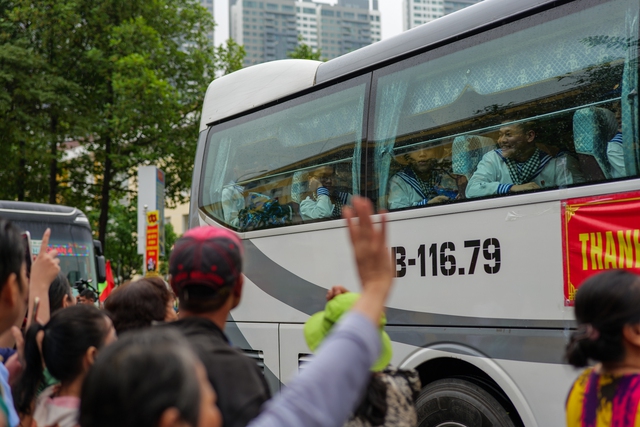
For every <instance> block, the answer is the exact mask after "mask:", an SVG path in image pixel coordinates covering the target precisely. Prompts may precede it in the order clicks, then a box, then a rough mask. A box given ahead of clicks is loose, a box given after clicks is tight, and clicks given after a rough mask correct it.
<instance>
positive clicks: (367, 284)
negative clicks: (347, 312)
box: [342, 196, 394, 324]
mask: <svg viewBox="0 0 640 427" xmlns="http://www.w3.org/2000/svg"><path fill="white" fill-rule="evenodd" d="M351 202H352V205H353V207H352V208H350V207H344V208H343V210H342V212H343V216H344V217H345V219H346V220H347V225H348V228H349V236H350V238H351V244H352V246H353V252H354V255H355V259H356V266H357V269H358V276H359V277H360V284H361V286H362V296H361V298H360V300H358V302H357V303H356V305H355V306H354V308H353V309H354V310H356V311H359V312H361V313H362V314H364V315H366V316H367V317H369V318H370V319H371V320H372V322H374V323H375V324H377V323H378V322H379V319H380V314H381V313H382V310H383V308H384V303H385V302H386V300H387V296H388V295H389V291H390V289H391V285H392V283H393V277H394V271H393V265H392V263H391V255H390V252H389V250H388V248H387V245H386V219H385V217H384V215H381V217H380V225H379V226H374V224H373V222H372V221H371V216H372V215H373V205H372V204H371V201H370V200H369V199H365V198H362V197H356V196H354V197H353V198H352V200H351ZM356 217H357V218H358V222H357V223H356V221H355V218H356Z"/></svg>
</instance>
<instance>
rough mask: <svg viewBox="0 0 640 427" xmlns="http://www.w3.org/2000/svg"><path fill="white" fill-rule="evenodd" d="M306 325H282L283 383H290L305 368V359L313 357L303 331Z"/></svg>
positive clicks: (281, 364) (281, 356) (281, 367)
mask: <svg viewBox="0 0 640 427" xmlns="http://www.w3.org/2000/svg"><path fill="white" fill-rule="evenodd" d="M303 328H304V325H299V324H281V325H280V372H281V373H282V377H281V380H282V384H285V385H286V384H288V383H289V382H290V381H291V380H292V379H293V378H295V377H296V375H298V372H299V371H300V369H304V367H303V365H304V362H305V360H309V359H310V358H311V350H309V347H307V343H306V341H305V339H304V333H303Z"/></svg>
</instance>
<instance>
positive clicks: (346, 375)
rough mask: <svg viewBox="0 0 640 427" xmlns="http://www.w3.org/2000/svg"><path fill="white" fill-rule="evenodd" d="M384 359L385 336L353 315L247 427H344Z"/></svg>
mask: <svg viewBox="0 0 640 427" xmlns="http://www.w3.org/2000/svg"><path fill="white" fill-rule="evenodd" d="M379 355H380V333H379V331H378V330H377V329H376V327H375V326H374V325H373V323H372V322H371V321H370V320H369V319H367V318H366V317H364V316H363V315H361V314H359V313H349V314H347V315H346V316H344V317H343V319H342V320H341V321H340V322H339V323H338V325H337V326H336V327H335V328H334V330H333V332H332V333H331V335H329V337H328V338H327V339H326V340H325V341H324V343H323V344H322V346H321V347H320V349H319V351H318V353H317V355H316V356H315V357H314V359H313V360H312V361H311V362H310V363H309V364H308V365H306V366H305V368H304V370H303V371H302V372H301V373H300V375H299V376H298V377H297V378H296V379H294V380H293V381H292V383H291V384H290V385H289V386H287V387H286V388H285V389H284V390H283V391H282V392H281V393H280V394H279V395H278V396H276V397H274V398H273V399H272V400H270V401H269V402H268V403H267V404H266V405H265V409H264V410H263V411H262V413H261V414H260V415H259V416H258V417H257V418H256V419H254V420H253V421H252V422H251V423H249V425H248V426H247V427H300V426H305V427H332V426H335V427H341V426H342V425H343V424H344V423H345V422H346V421H347V419H348V418H349V416H350V415H351V413H352V412H353V411H354V409H355V408H356V406H357V404H358V403H359V402H360V398H361V396H362V393H363V390H364V388H365V387H366V385H367V384H368V382H369V376H370V371H369V368H371V366H372V365H373V363H374V362H375V361H376V359H377V358H378V357H379Z"/></svg>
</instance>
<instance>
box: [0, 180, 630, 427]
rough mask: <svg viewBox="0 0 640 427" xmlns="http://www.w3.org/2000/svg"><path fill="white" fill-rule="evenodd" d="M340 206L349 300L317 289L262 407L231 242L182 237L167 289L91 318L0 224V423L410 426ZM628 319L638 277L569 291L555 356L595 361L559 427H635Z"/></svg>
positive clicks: (379, 301) (412, 393)
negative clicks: (293, 370)
mask: <svg viewBox="0 0 640 427" xmlns="http://www.w3.org/2000/svg"><path fill="white" fill-rule="evenodd" d="M319 181H320V182H319V184H322V182H321V180H319ZM351 204H352V207H348V206H343V207H342V208H341V213H342V215H343V216H344V218H346V220H347V225H348V232H349V236H350V241H351V244H352V247H353V252H354V255H355V264H356V270H357V273H358V277H359V280H360V285H361V288H362V291H361V293H360V294H355V293H351V292H347V290H346V289H344V288H342V287H339V286H337V287H334V288H332V289H330V290H329V292H328V295H327V305H326V308H325V310H323V311H321V312H319V313H317V314H315V315H314V316H311V318H310V319H309V320H308V322H307V323H306V324H305V328H304V335H305V339H306V340H307V343H308V345H309V347H310V349H311V350H312V351H314V352H315V353H316V355H315V357H314V358H313V360H312V361H311V362H309V363H308V365H306V366H305V369H303V370H302V371H301V372H300V374H299V375H298V376H297V378H296V379H294V380H293V381H292V382H291V383H290V384H288V385H287V387H285V388H284V389H283V391H281V392H280V393H279V394H277V395H275V396H272V395H271V392H270V389H269V387H268V385H267V383H266V381H265V378H264V376H263V375H262V373H261V372H260V370H259V368H258V366H257V365H256V364H255V363H254V361H253V360H251V359H250V358H248V357H247V356H245V355H244V354H243V353H242V352H241V351H240V350H238V349H237V348H235V347H233V346H232V345H231V343H230V342H229V339H228V338H227V336H226V335H225V324H226V320H227V318H228V316H229V313H230V312H231V310H232V309H234V308H235V307H237V306H238V305H239V304H241V299H242V290H243V280H244V279H243V277H244V276H243V275H242V266H243V262H244V254H243V247H242V243H241V241H240V240H239V238H238V237H237V235H236V234H235V233H233V232H231V231H229V230H227V229H222V228H217V227H199V228H195V229H192V230H189V231H188V232H186V233H185V234H184V236H183V237H181V238H180V239H179V240H178V241H177V242H176V244H175V247H174V249H173V251H172V254H171V258H170V261H169V272H170V275H171V279H170V287H169V286H168V285H167V284H166V283H165V282H164V281H163V280H162V279H159V278H143V279H139V280H136V281H133V282H130V283H128V284H125V285H122V286H120V287H119V288H118V289H116V290H115V291H114V292H113V293H112V294H111V295H110V296H109V298H108V299H107V301H106V302H105V304H104V309H103V310H100V309H98V308H97V307H96V306H95V304H91V303H86V304H81V303H78V304H76V301H75V297H74V294H73V292H72V290H71V287H70V285H69V282H68V281H67V279H66V278H65V277H64V275H63V274H61V273H60V266H59V260H58V259H57V254H56V251H55V250H47V248H48V240H49V232H48V231H47V232H45V234H44V236H43V238H42V246H41V248H40V251H39V255H38V256H37V258H36V259H35V261H33V264H32V266H31V268H30V269H29V270H28V268H27V262H26V260H25V257H24V254H25V250H24V247H23V244H24V243H23V241H22V239H21V235H20V232H19V230H18V229H17V228H16V227H15V226H14V225H12V224H11V223H10V222H8V221H5V220H2V219H0V342H1V343H2V346H3V347H4V348H3V349H2V352H0V355H1V356H2V358H3V359H2V362H3V363H0V427H2V426H8V427H9V426H10V427H16V426H18V425H21V426H28V427H45V426H47V427H48V426H58V427H67V426H78V425H79V426H82V427H94V426H97V427H101V426H105V427H107V426H109V427H111V426H123V427H126V426H143V427H144V426H149V427H165V426H192V427H199V426H212V427H218V426H225V427H229V426H234V427H244V426H250V427H266V426H274V427H275V426H279V427H287V426H291V427H294V426H295V427H299V426H309V427H314V426H317V427H320V426H336V427H340V426H349V427H356V426H397V427H412V426H415V425H416V424H417V414H416V410H415V406H414V402H415V398H416V396H417V394H418V392H419V391H420V389H421V384H420V378H419V376H418V373H417V372H416V371H413V370H402V369H396V368H393V367H391V366H389V362H390V360H391V342H390V339H389V337H388V335H387V334H386V333H385V332H384V325H385V323H386V319H385V317H384V306H385V302H386V300H387V297H388V295H389V292H390V290H391V287H392V282H393V277H394V270H393V265H392V261H391V258H390V257H389V252H388V250H387V247H386V226H385V218H384V215H381V218H380V224H379V225H377V224H374V222H373V221H372V215H373V206H372V204H371V202H370V201H368V200H367V199H363V198H359V197H353V198H352V200H351ZM90 297H91V295H88V294H86V295H81V296H80V298H82V299H83V300H90V299H91V298H90ZM80 298H79V299H80ZM93 300H94V301H95V295H93ZM176 302H177V306H178V309H179V319H178V318H177V317H178V316H177V315H176V310H175V309H174V308H175V306H176ZM639 307H640V277H639V276H637V275H634V274H632V273H629V272H625V271H610V272H606V273H602V274H599V275H596V276H593V277H592V278H590V279H588V280H587V281H586V282H585V283H584V284H583V285H582V286H581V287H580V288H579V290H578V292H577V296H576V300H575V314H576V319H577V322H578V328H577V330H576V331H575V332H574V333H573V335H572V337H571V340H570V342H569V343H568V345H567V351H566V359H567V361H568V362H569V363H570V364H572V365H574V366H577V367H585V366H588V365H589V364H590V363H592V362H596V363H597V364H596V365H594V366H589V367H587V368H586V370H585V371H584V372H583V373H582V374H581V375H580V376H579V377H578V379H577V380H576V381H575V383H574V385H573V386H572V388H571V390H570V392H569V395H568V399H567V420H566V421H567V425H568V426H569V427H577V426H581V427H586V426H595V425H596V424H595V420H598V424H597V425H607V426H609V425H610V426H616V427H625V426H634V425H638V424H637V423H636V419H640V412H639V408H638V402H640V308H639Z"/></svg>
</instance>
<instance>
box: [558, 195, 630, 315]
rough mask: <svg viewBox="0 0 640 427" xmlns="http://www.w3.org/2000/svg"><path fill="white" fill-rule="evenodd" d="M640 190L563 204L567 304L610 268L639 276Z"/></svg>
mask: <svg viewBox="0 0 640 427" xmlns="http://www.w3.org/2000/svg"><path fill="white" fill-rule="evenodd" d="M639 219H640V191H634V192H629V193H619V194H608V195H605V196H593V197H584V198H579V199H568V200H564V201H563V202H562V245H563V248H562V249H563V258H564V259H563V261H564V262H563V264H564V298H565V305H573V301H574V299H575V293H576V290H577V289H578V288H579V287H580V284H581V283H582V282H583V281H584V280H585V279H587V278H588V277H590V276H592V275H594V274H596V273H599V272H602V271H605V270H611V269H616V268H620V269H625V270H629V271H632V272H634V273H637V274H640V220H639Z"/></svg>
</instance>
